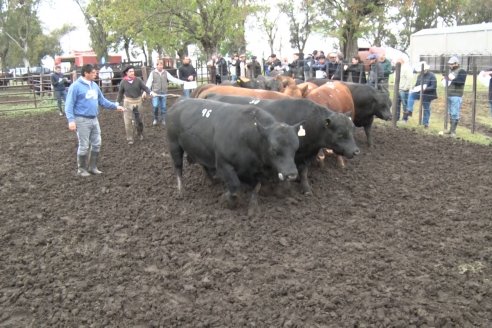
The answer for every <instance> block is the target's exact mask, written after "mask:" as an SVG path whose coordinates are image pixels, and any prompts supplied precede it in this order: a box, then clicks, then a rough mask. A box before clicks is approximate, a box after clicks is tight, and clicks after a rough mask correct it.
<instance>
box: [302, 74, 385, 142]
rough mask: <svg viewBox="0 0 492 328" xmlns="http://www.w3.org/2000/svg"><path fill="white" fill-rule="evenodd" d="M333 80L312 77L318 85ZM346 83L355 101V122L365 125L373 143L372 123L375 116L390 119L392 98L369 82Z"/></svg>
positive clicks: (369, 139)
mask: <svg viewBox="0 0 492 328" xmlns="http://www.w3.org/2000/svg"><path fill="white" fill-rule="evenodd" d="M329 81H332V80H328V79H310V80H309V82H313V83H315V84H317V85H322V84H324V83H326V82H329ZM342 83H343V84H345V85H346V86H347V87H348V88H349V89H350V92H351V94H352V99H353V101H354V109H355V115H354V124H355V126H357V127H363V128H364V132H365V134H366V137H367V144H368V145H369V146H372V145H373V142H372V124H373V122H374V117H377V118H379V119H382V120H384V121H389V120H391V118H392V114H391V99H390V97H389V94H388V93H387V92H385V91H381V90H380V89H376V88H374V87H373V86H371V85H369V84H360V83H351V82H342Z"/></svg>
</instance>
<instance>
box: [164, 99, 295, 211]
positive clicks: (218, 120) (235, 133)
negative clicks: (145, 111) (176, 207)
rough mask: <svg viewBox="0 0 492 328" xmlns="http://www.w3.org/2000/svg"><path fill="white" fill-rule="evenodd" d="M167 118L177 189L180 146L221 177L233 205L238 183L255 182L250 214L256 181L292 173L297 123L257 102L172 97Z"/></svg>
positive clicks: (289, 177) (180, 169) (254, 204)
mask: <svg viewBox="0 0 492 328" xmlns="http://www.w3.org/2000/svg"><path fill="white" fill-rule="evenodd" d="M166 122H167V125H166V126H167V136H168V141H169V147H170V153H171V157H172V159H173V163H174V169H175V172H176V176H177V182H178V190H179V191H180V192H181V190H182V186H183V183H182V174H183V155H184V153H185V152H186V154H187V156H188V158H190V161H191V162H195V163H198V164H200V165H202V166H203V167H204V169H205V171H206V172H207V174H208V175H209V176H211V177H212V176H213V177H217V178H219V179H220V180H222V181H223V182H224V184H225V185H226V188H227V192H226V198H227V200H228V202H229V205H230V206H231V207H233V206H235V203H236V200H237V193H238V191H239V188H240V185H241V183H245V184H248V185H250V186H252V187H254V188H253V193H252V195H251V200H250V207H249V213H250V214H251V212H252V211H255V210H256V208H257V193H258V191H259V188H260V186H261V182H263V181H265V180H271V179H272V178H273V179H276V178H277V177H278V178H279V179H280V180H284V179H286V180H293V179H296V178H297V175H298V172H297V168H296V165H295V162H294V156H295V153H296V151H297V149H298V147H299V140H298V138H297V132H298V130H299V127H300V124H297V125H296V126H290V125H287V124H285V123H279V122H277V121H276V120H275V119H274V118H273V116H271V115H270V114H268V113H267V112H266V111H264V110H262V109H260V108H258V107H256V106H251V105H231V104H226V103H221V102H217V101H213V100H205V99H186V100H182V101H179V102H177V103H176V104H174V105H173V106H172V107H171V108H170V110H169V113H168V114H167V119H166Z"/></svg>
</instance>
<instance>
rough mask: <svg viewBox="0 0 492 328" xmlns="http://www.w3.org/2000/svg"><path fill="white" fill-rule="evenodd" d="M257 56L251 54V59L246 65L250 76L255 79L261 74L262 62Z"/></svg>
mask: <svg viewBox="0 0 492 328" xmlns="http://www.w3.org/2000/svg"><path fill="white" fill-rule="evenodd" d="M257 58H258V57H256V56H251V61H250V62H249V63H248V64H247V65H246V66H247V68H248V72H249V75H250V76H249V77H250V78H253V79H255V78H257V77H258V76H260V75H261V64H260V63H259V62H258V60H257Z"/></svg>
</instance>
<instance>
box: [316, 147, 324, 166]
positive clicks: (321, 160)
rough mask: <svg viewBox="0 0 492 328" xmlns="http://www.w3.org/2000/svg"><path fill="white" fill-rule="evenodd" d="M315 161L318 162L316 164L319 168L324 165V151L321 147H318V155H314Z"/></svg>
mask: <svg viewBox="0 0 492 328" xmlns="http://www.w3.org/2000/svg"><path fill="white" fill-rule="evenodd" d="M316 162H317V163H318V166H319V167H320V168H323V167H325V152H324V151H323V149H320V150H319V151H318V155H316Z"/></svg>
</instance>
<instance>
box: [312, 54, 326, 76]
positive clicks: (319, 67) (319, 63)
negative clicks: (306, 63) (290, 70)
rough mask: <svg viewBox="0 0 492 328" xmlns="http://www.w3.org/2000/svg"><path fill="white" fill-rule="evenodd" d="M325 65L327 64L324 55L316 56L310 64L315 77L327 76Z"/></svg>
mask: <svg viewBox="0 0 492 328" xmlns="http://www.w3.org/2000/svg"><path fill="white" fill-rule="evenodd" d="M327 65H328V64H327V63H326V58H325V55H320V56H318V59H317V60H316V61H315V62H314V64H313V65H312V66H311V69H312V70H313V72H314V77H315V78H317V79H324V78H327V76H326V71H327V67H328V66H327Z"/></svg>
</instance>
